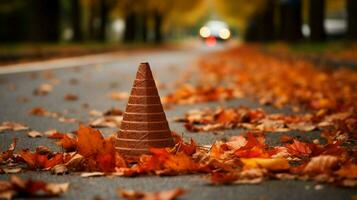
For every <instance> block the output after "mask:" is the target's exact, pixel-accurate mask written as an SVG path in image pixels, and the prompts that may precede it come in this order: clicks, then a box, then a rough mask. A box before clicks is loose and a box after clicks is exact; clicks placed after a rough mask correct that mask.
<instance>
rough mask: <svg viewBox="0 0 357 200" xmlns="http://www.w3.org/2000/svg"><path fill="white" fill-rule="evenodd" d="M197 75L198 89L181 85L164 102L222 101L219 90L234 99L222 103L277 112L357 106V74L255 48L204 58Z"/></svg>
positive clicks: (346, 108)
mask: <svg viewBox="0 0 357 200" xmlns="http://www.w3.org/2000/svg"><path fill="white" fill-rule="evenodd" d="M237 55H239V56H237ZM198 70H199V72H200V73H198V74H199V75H201V77H200V79H199V80H198V81H197V82H198V83H199V84H197V85H195V86H194V85H183V86H180V87H179V88H178V89H177V90H176V91H174V92H172V93H171V94H169V95H168V96H167V97H166V98H165V99H166V102H167V103H197V102H202V101H204V102H207V101H212V100H218V99H219V98H218V97H217V96H221V95H220V94H216V92H215V91H217V90H220V91H230V94H236V95H228V97H227V98H224V97H226V96H227V95H223V97H222V98H224V99H229V98H232V97H242V96H250V97H252V98H255V99H257V100H258V101H259V102H260V103H261V104H272V105H274V106H276V107H278V108H281V107H282V106H284V105H287V104H289V105H292V106H294V107H293V108H294V109H295V110H297V109H299V108H301V107H305V108H310V109H313V110H320V109H321V110H324V111H325V112H327V113H329V112H338V111H341V110H344V111H347V110H349V109H351V108H356V104H357V103H356V102H357V101H356V100H357V94H356V93H354V92H353V91H355V90H356V85H357V78H356V77H357V72H355V71H353V70H349V69H345V68H339V69H336V70H329V71H328V70H325V69H322V68H318V67H316V66H315V65H314V64H313V63H311V62H309V61H307V60H304V59H279V58H276V57H273V56H270V55H267V54H264V53H262V52H261V51H260V50H259V48H255V47H251V46H241V47H239V48H234V49H231V50H229V51H224V52H221V53H215V54H213V55H210V56H206V57H204V58H202V59H201V60H200V62H199V69H198ZM336 83H338V84H336ZM187 88H188V89H187ZM203 88H205V89H203ZM212 96H214V97H215V98H212Z"/></svg>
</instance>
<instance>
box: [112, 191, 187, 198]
mask: <svg viewBox="0 0 357 200" xmlns="http://www.w3.org/2000/svg"><path fill="white" fill-rule="evenodd" d="M186 192H187V191H186V190H184V189H182V188H176V189H171V190H163V191H159V192H139V191H133V190H124V189H118V191H117V193H118V195H119V196H121V197H123V198H124V199H128V200H174V199H176V198H177V197H179V196H181V195H183V194H185V193H186Z"/></svg>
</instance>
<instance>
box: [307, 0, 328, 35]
mask: <svg viewBox="0 0 357 200" xmlns="http://www.w3.org/2000/svg"><path fill="white" fill-rule="evenodd" d="M324 15H325V0H309V27H310V39H311V40H312V41H323V40H325V38H326V34H325V29H324Z"/></svg>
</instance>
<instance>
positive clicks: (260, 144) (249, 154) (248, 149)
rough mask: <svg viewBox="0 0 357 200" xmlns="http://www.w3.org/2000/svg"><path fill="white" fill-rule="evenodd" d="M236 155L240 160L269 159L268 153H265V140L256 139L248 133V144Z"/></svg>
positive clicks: (237, 151)
mask: <svg viewBox="0 0 357 200" xmlns="http://www.w3.org/2000/svg"><path fill="white" fill-rule="evenodd" d="M258 139H259V140H258ZM234 154H235V155H236V156H238V157H240V158H255V157H262V158H263V157H269V154H268V152H266V151H265V144H264V138H262V137H260V138H259V137H254V135H253V133H252V132H248V133H247V143H246V144H245V145H244V146H243V147H241V148H239V149H237V150H236V151H235V152H234Z"/></svg>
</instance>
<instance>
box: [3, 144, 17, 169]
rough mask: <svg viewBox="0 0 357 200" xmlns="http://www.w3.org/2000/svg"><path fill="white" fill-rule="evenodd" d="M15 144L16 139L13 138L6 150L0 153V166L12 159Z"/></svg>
mask: <svg viewBox="0 0 357 200" xmlns="http://www.w3.org/2000/svg"><path fill="white" fill-rule="evenodd" d="M16 144H17V138H14V139H13V141H12V143H11V144H10V145H9V147H8V149H7V150H6V151H4V152H1V153H0V164H3V163H6V162H8V160H9V159H10V158H12V157H13V155H14V150H15V148H16Z"/></svg>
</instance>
